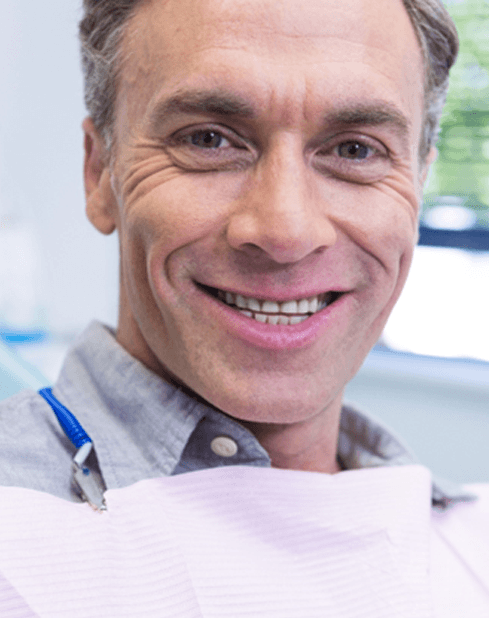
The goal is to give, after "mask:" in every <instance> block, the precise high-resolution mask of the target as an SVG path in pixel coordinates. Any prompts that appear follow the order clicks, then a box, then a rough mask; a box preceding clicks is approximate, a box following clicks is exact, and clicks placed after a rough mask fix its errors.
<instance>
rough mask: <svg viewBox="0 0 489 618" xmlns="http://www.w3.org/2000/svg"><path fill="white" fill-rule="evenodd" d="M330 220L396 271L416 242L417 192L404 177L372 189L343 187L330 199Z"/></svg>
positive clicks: (382, 182) (369, 252)
mask: <svg viewBox="0 0 489 618" xmlns="http://www.w3.org/2000/svg"><path fill="white" fill-rule="evenodd" d="M328 199H329V203H330V204H331V206H330V212H331V218H332V219H334V221H335V222H336V224H337V225H338V227H339V228H341V229H342V230H343V231H344V232H345V233H346V234H347V235H348V237H349V238H350V239H351V240H352V241H353V242H354V243H355V244H356V245H358V246H359V247H360V249H362V250H363V251H364V252H366V253H367V254H369V255H370V256H372V257H373V258H375V259H376V260H377V261H378V262H379V263H380V265H382V266H383V267H384V268H385V269H387V270H390V269H392V268H396V266H397V265H398V263H399V260H401V259H402V258H403V256H404V255H405V254H410V253H411V252H412V250H413V246H414V244H415V242H416V238H417V213H418V201H417V196H416V192H415V189H414V187H413V185H412V183H410V182H409V181H408V180H407V179H405V178H403V177H402V176H401V175H392V176H390V177H389V178H387V179H384V180H382V181H381V182H378V183H375V184H372V185H360V184H353V183H349V184H346V183H344V185H343V186H341V187H340V188H339V190H338V192H337V193H336V194H333V195H330V196H329V198H328Z"/></svg>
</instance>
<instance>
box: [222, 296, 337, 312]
mask: <svg viewBox="0 0 489 618" xmlns="http://www.w3.org/2000/svg"><path fill="white" fill-rule="evenodd" d="M217 296H218V298H219V299H220V300H222V301H224V302H225V303H227V304H228V305H235V306H236V307H238V308H239V309H244V310H248V311H251V312H253V313H255V314H256V313H262V314H276V315H277V314H278V315H280V314H286V315H299V316H307V315H308V314H311V313H316V312H317V311H319V310H320V309H323V308H324V307H325V306H326V304H327V303H326V294H320V295H318V296H312V297H310V298H302V299H300V300H287V301H285V302H283V303H278V302H275V301H272V300H258V299H257V298H251V297H248V296H242V295H241V294H233V293H232V292H223V291H221V290H219V291H218V294H217Z"/></svg>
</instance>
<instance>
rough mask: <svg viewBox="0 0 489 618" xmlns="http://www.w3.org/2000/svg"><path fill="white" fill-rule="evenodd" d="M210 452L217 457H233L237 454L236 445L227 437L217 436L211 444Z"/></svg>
mask: <svg viewBox="0 0 489 618" xmlns="http://www.w3.org/2000/svg"><path fill="white" fill-rule="evenodd" d="M211 450H212V452H213V453H215V454H216V455H219V457H233V456H234V455H236V453H237V452H238V445H237V444H236V442H235V441H234V440H233V439H232V438H229V437H228V436H217V438H214V440H212V442H211Z"/></svg>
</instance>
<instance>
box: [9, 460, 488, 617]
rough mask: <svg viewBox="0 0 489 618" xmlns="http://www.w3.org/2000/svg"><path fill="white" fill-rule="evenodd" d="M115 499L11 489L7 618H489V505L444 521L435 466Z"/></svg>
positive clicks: (156, 488)
mask: <svg viewBox="0 0 489 618" xmlns="http://www.w3.org/2000/svg"><path fill="white" fill-rule="evenodd" d="M105 496H106V502H107V511H106V512H103V513H99V512H95V511H93V510H92V509H91V508H90V507H89V506H88V505H86V504H75V503H71V502H66V501H64V500H61V499H59V498H56V497H53V496H51V495H48V494H45V493H42V492H36V491H33V490H28V489H21V488H11V487H4V488H1V489H0V504H1V508H0V616H1V617H2V618H31V617H38V618H55V617H56V618H58V617H59V618H68V617H69V618H99V617H100V618H102V617H103V618H115V617H117V618H119V617H120V618H122V617H131V618H262V617H263V618H302V617H303V618H326V617H331V618H395V617H397V616H399V617H403V618H424V617H426V618H428V617H430V618H431V617H435V616H436V617H438V616H440V617H441V616H443V618H461V616H470V618H475V617H479V616H480V617H481V618H482V617H485V618H487V617H489V559H487V558H485V556H487V550H488V549H489V521H488V520H487V519H486V520H484V519H483V518H484V517H486V518H487V517H488V513H489V509H488V510H487V511H486V510H485V509H486V507H487V501H488V500H487V499H486V500H485V501H484V500H483V501H482V507H480V505H479V506H478V507H474V505H473V504H463V505H460V506H459V507H455V508H454V510H453V514H452V515H451V514H450V511H449V512H448V513H447V514H446V515H435V516H433V515H432V510H431V477H430V473H429V471H428V470H427V469H425V468H423V467H422V466H402V467H392V468H389V467H385V468H373V469H364V470H355V471H347V472H342V473H340V474H336V475H333V476H331V475H326V474H319V473H312V472H295V471H286V470H276V469H268V468H253V467H245V466H233V467H225V468H214V469H210V470H204V471H200V472H192V473H188V474H182V475H179V476H174V477H165V478H158V479H150V480H145V481H141V482H139V483H137V484H135V485H132V486H130V487H126V488H123V489H117V490H109V491H107V492H106V494H105ZM487 498H489V496H487ZM474 508H477V509H479V510H477V511H476V512H474V511H473V509H474ZM481 508H482V511H481ZM457 509H461V510H460V511H459V513H460V514H461V515H460V516H459V515H457V513H456V510H457ZM471 509H472V510H471ZM473 513H475V514H473ZM464 514H465V515H464ZM464 518H465V519H464ZM471 518H472V519H471ZM474 518H475V519H474ZM484 521H486V526H485V536H484V535H483V536H480V535H478V534H477V533H476V532H475V531H474V530H473V529H472V530H471V528H473V524H474V522H475V524H474V525H480V523H481V522H482V524H483V523H484ZM471 522H472V524H471ZM464 535H465V537H464ZM474 538H475V539H479V548H475V549H474V550H470V551H469V552H468V556H467V557H466V558H465V557H464V556H463V554H464V551H463V547H462V545H463V544H466V543H471V542H473V540H474ZM484 544H485V545H484ZM483 547H485V550H483V549H482V548H483ZM479 550H480V551H479ZM471 552H472V553H471ZM461 556H462V557H461ZM474 571H479V574H477V573H475V574H474ZM462 608H464V609H463V612H462V613H460V610H461V609H462ZM452 610H453V611H452Z"/></svg>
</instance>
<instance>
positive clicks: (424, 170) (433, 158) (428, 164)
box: [420, 146, 438, 187]
mask: <svg viewBox="0 0 489 618" xmlns="http://www.w3.org/2000/svg"><path fill="white" fill-rule="evenodd" d="M437 157H438V149H437V148H436V147H435V146H432V147H431V148H430V151H429V153H428V156H427V157H426V159H425V161H424V164H423V168H422V170H421V176H420V180H421V187H424V184H425V182H426V178H427V176H428V172H429V171H430V167H431V165H432V163H434V162H435V161H436V158H437Z"/></svg>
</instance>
